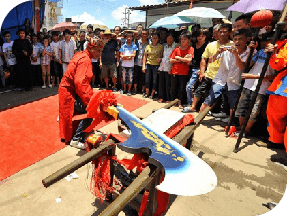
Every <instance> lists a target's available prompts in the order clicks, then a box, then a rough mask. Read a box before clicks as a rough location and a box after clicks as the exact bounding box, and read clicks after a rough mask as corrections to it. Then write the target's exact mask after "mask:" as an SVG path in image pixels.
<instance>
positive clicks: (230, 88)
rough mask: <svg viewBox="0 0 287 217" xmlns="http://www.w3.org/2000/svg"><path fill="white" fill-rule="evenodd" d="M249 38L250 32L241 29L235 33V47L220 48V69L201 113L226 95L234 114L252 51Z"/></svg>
mask: <svg viewBox="0 0 287 217" xmlns="http://www.w3.org/2000/svg"><path fill="white" fill-rule="evenodd" d="M249 36H250V31H249V30H247V29H240V30H238V31H235V33H234V35H233V39H234V46H232V47H231V48H228V49H227V48H222V47H220V48H219V50H218V52H219V53H221V63H220V67H219V70H218V72H217V74H216V75H215V76H214V78H213V81H212V87H211V89H210V91H209V95H208V97H206V98H205V101H204V103H203V104H202V106H201V108H200V111H203V110H204V109H205V108H206V107H207V106H210V107H211V106H212V105H213V104H214V103H215V102H216V99H218V98H219V97H220V96H221V95H222V94H223V93H225V94H226V95H227V98H228V103H229V104H230V114H231V113H232V109H233V108H234V106H235V102H236V99H237V95H238V90H239V87H240V83H241V74H242V72H243V70H244V68H245V62H246V60H247V58H248V55H249V53H250V49H249V48H247V42H248V41H249Z"/></svg>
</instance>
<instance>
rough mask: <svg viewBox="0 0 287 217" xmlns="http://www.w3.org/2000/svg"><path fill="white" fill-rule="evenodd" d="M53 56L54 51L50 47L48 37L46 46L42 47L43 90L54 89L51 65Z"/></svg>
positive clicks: (45, 40)
mask: <svg viewBox="0 0 287 217" xmlns="http://www.w3.org/2000/svg"><path fill="white" fill-rule="evenodd" d="M52 56H53V49H52V48H51V47H50V45H49V40H48V38H47V37H45V38H44V46H43V47H42V59H41V66H42V73H43V74H42V78H43V86H42V88H46V86H48V87H50V88H51V87H52V84H51V75H50V63H51V59H52ZM46 80H47V82H46Z"/></svg>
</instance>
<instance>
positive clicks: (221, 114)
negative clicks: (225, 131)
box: [211, 112, 229, 118]
mask: <svg viewBox="0 0 287 217" xmlns="http://www.w3.org/2000/svg"><path fill="white" fill-rule="evenodd" d="M211 116H213V117H215V118H228V117H229V116H228V115H227V114H225V113H224V112H220V113H211Z"/></svg>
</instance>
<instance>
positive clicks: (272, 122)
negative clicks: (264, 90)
mask: <svg viewBox="0 0 287 217" xmlns="http://www.w3.org/2000/svg"><path fill="white" fill-rule="evenodd" d="M267 120H268V124H269V126H267V130H268V132H269V136H270V137H269V141H271V142H274V143H281V144H282V143H284V145H285V150H286V152H287V97H284V96H279V95H270V96H269V100H268V104H267Z"/></svg>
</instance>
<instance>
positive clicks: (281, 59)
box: [268, 39, 287, 93]
mask: <svg viewBox="0 0 287 217" xmlns="http://www.w3.org/2000/svg"><path fill="white" fill-rule="evenodd" d="M276 45H277V53H275V54H273V55H272V56H271V58H270V61H269V65H270V67H271V68H272V69H275V70H276V71H281V70H282V69H284V68H285V67H286V66H287V39H285V40H281V41H277V42H276ZM285 76H287V69H286V70H284V71H282V72H280V73H279V74H278V75H277V76H276V77H275V79H274V80H273V82H272V84H271V85H270V86H269V88H268V91H271V92H273V93H274V92H275V91H276V90H277V89H278V88H279V87H280V86H281V83H282V82H281V79H282V78H283V77H285ZM286 91H287V89H286Z"/></svg>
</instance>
